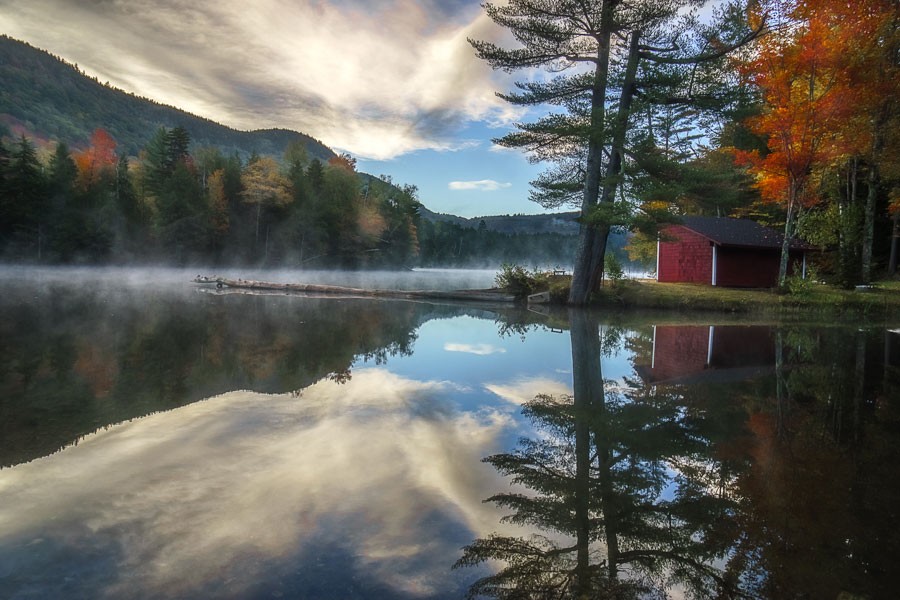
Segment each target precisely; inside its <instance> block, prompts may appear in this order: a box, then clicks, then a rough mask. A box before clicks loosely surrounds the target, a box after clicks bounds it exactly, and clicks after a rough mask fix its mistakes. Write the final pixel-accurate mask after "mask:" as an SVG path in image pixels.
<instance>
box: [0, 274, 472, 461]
mask: <svg viewBox="0 0 900 600" xmlns="http://www.w3.org/2000/svg"><path fill="white" fill-rule="evenodd" d="M459 310H460V309H455V308H452V307H450V308H448V307H444V308H442V307H436V306H432V305H428V304H421V303H404V302H393V303H385V302H378V301H369V300H336V299H329V300H317V299H312V298H299V297H273V296H267V297H258V296H245V295H232V296H227V297H223V296H214V295H200V294H196V293H189V294H187V295H185V294H184V293H177V292H176V293H172V292H160V291H153V290H152V289H151V288H149V287H146V288H137V289H136V288H128V287H127V286H122V287H121V288H115V289H112V290H110V289H93V290H92V289H91V288H90V287H88V286H85V287H82V288H76V287H74V286H63V285H60V286H50V287H49V288H43V289H42V288H38V287H35V288H31V287H23V288H18V289H10V290H8V292H7V293H6V294H5V295H4V296H3V297H2V299H0V369H2V370H3V371H2V373H0V440H2V442H0V466H3V465H10V464H16V463H19V462H23V461H27V460H31V459H33V458H36V457H39V456H44V455H46V454H48V453H50V452H53V451H55V450H57V449H59V448H60V447H62V446H64V445H66V444H69V443H72V442H73V441H75V440H77V439H78V438H79V437H81V436H83V435H84V434H86V433H89V432H92V431H94V430H96V429H97V428H99V427H104V426H107V425H110V424H113V423H118V422H121V421H124V420H127V419H132V418H135V417H139V416H143V415H146V414H149V413H152V412H156V411H159V410H167V409H171V408H174V407H177V406H182V405H184V404H188V403H190V402H194V401H196V400H199V399H202V398H207V397H210V396H213V395H216V394H220V393H223V392H227V391H232V390H236V389H252V390H254V391H259V392H288V391H291V390H297V389H300V388H303V387H306V386H307V385H309V384H311V383H313V382H315V381H317V380H318V379H321V378H322V377H325V376H331V377H332V378H334V379H336V380H341V379H343V378H346V377H349V376H351V374H350V373H349V370H348V369H349V367H350V365H351V363H352V362H353V360H354V359H355V358H356V357H365V358H374V359H375V360H376V361H378V362H382V361H383V360H385V359H386V358H387V357H388V356H391V355H395V354H405V353H409V352H411V349H412V346H413V343H414V342H415V338H416V334H415V331H416V329H417V327H418V326H419V325H420V324H421V323H422V322H424V321H425V320H427V319H428V318H432V317H434V316H440V315H441V314H443V313H444V312H447V313H448V314H452V313H453V311H457V312H459Z"/></svg>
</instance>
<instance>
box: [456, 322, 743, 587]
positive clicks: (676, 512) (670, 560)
mask: <svg viewBox="0 0 900 600" xmlns="http://www.w3.org/2000/svg"><path fill="white" fill-rule="evenodd" d="M568 320H569V327H570V331H571V339H572V364H573V371H574V395H573V396H572V397H568V396H547V395H539V396H537V397H536V398H535V399H534V400H533V401H531V402H529V403H528V404H527V405H526V406H525V408H524V411H525V414H526V415H527V416H528V417H529V418H530V419H531V420H532V422H533V423H534V425H535V427H536V428H537V429H538V430H539V431H540V435H539V436H538V437H537V439H522V440H521V441H520V442H519V445H518V448H517V449H516V450H515V451H514V452H512V453H508V454H497V455H494V456H490V457H488V458H486V459H485V460H486V462H488V463H490V464H491V465H493V466H494V467H495V468H496V469H497V470H498V471H500V472H501V473H503V474H504V475H507V476H509V477H510V479H511V481H512V482H513V483H514V484H517V486H519V487H518V488H514V489H515V490H516V491H510V492H506V493H499V494H496V495H494V496H492V497H491V498H489V499H488V501H490V502H493V503H496V504H498V505H500V506H503V507H505V508H508V509H510V510H511V513H510V514H509V515H508V516H507V517H506V520H508V521H509V522H513V523H517V524H520V525H523V526H530V527H535V528H537V529H538V530H540V531H541V533H534V534H532V535H530V536H528V537H508V536H500V535H491V536H488V537H486V538H480V539H477V540H475V541H474V542H473V543H472V544H470V545H469V546H467V547H465V549H464V551H463V556H462V558H460V559H459V561H458V562H457V563H456V565H455V566H456V567H463V566H473V565H478V564H481V563H484V562H488V561H496V562H499V563H500V564H501V565H502V566H501V567H500V568H499V570H498V571H497V572H496V573H495V574H493V575H489V576H486V577H483V578H481V579H479V580H478V581H476V582H475V583H474V584H473V585H472V586H471V588H470V590H469V597H477V596H489V597H496V598H588V597H592V598H639V597H640V598H648V597H660V598H662V597H666V594H667V590H671V589H673V588H679V589H682V590H684V591H685V593H687V595H692V596H697V597H704V598H711V597H716V598H731V597H738V596H739V595H740V592H739V590H738V581H737V575H736V574H735V573H734V572H733V570H732V569H731V568H730V566H729V563H728V556H729V549H730V548H731V547H733V543H734V540H735V535H736V534H735V531H736V529H735V527H734V517H735V513H736V508H737V501H736V499H735V498H734V497H733V496H732V495H730V494H729V492H728V491H727V490H728V489H729V486H728V485H726V484H727V483H728V481H729V480H731V479H732V478H733V473H734V470H735V466H734V465H731V464H729V463H728V461H725V460H722V459H718V458H716V457H715V456H714V453H713V442H712V439H713V438H714V437H715V435H711V434H710V433H711V432H708V431H705V429H704V428H705V427H706V422H705V421H704V420H702V419H696V418H693V417H692V414H691V412H690V411H689V410H687V408H686V407H685V405H684V403H683V402H680V401H679V398H678V397H677V396H676V395H675V394H674V393H672V392H671V391H666V390H667V389H669V390H671V388H663V387H656V386H654V387H642V386H638V385H635V386H633V387H632V386H628V387H627V388H624V389H623V388H622V387H621V386H619V385H617V384H616V383H615V382H611V381H604V379H603V374H602V367H601V358H602V357H603V356H604V349H605V348H610V347H612V346H615V345H617V344H616V343H615V342H616V341H617V338H618V337H619V336H621V335H622V334H623V332H622V331H621V330H617V329H614V328H605V329H604V330H602V331H601V328H600V324H599V319H598V317H597V315H596V314H594V313H591V312H586V311H580V310H572V311H571V312H570V313H569V317H568Z"/></svg>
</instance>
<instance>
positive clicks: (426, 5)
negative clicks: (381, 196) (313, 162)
mask: <svg viewBox="0 0 900 600" xmlns="http://www.w3.org/2000/svg"><path fill="white" fill-rule="evenodd" d="M0 32H2V33H5V34H7V35H9V36H10V37H13V38H16V39H20V40H23V41H25V42H28V43H29V44H32V45H34V46H37V47H39V48H42V49H44V50H47V51H49V52H51V53H52V54H55V55H57V56H60V57H62V58H63V59H65V60H67V61H69V62H73V63H76V64H78V66H79V67H80V68H81V69H82V70H83V71H85V72H86V73H87V74H88V75H91V76H96V77H97V78H98V79H99V80H100V81H103V82H109V84H110V85H112V86H115V87H118V88H121V89H123V90H125V91H128V92H131V93H134V94H138V95H140V96H144V97H147V98H151V99H153V100H156V101H158V102H162V103H164V104H169V105H172V106H175V107H178V108H181V109H184V110H187V111H188V112H191V113H194V114H196V115H199V116H203V117H207V118H211V119H213V120H215V121H218V122H220V123H223V124H225V125H228V126H230V127H234V128H237V129H242V130H253V129H265V128H271V127H278V128H285V129H293V130H296V131H301V132H303V133H307V134H309V135H312V136H313V137H315V138H318V139H320V140H321V141H322V142H324V143H325V144H326V145H328V146H330V147H331V148H333V149H334V150H335V151H337V152H348V153H350V154H351V155H352V156H354V157H356V158H357V161H358V163H357V164H358V169H359V170H361V171H364V172H367V173H371V174H373V175H388V176H390V177H391V178H392V179H393V181H394V182H395V183H400V184H413V185H416V186H417V187H418V188H419V196H420V200H421V201H422V202H423V203H424V204H425V206H427V207H428V208H429V209H431V210H434V211H436V212H444V213H450V214H456V215H460V216H465V217H474V216H483V215H492V214H514V213H539V212H544V210H543V209H542V208H541V207H540V206H539V205H537V204H535V203H533V202H531V201H530V200H529V199H528V192H529V181H531V180H533V179H534V178H535V177H536V176H537V175H538V174H539V173H540V171H541V170H542V167H541V166H539V165H532V164H530V163H529V162H528V160H527V158H526V157H525V156H524V155H523V154H521V153H519V152H517V151H510V150H506V149H502V148H499V147H497V146H496V145H495V144H494V143H493V142H492V139H493V138H497V137H500V136H502V135H504V134H505V133H506V132H508V131H510V129H511V128H512V127H513V124H514V123H515V122H516V121H529V120H532V119H533V118H534V117H535V116H536V113H535V114H530V115H529V114H525V113H524V112H522V109H520V108H518V107H514V106H511V105H509V104H507V103H505V102H503V101H502V100H500V99H499V98H497V97H496V92H498V91H508V90H510V89H512V85H513V82H514V81H516V80H523V79H526V78H527V77H528V76H529V74H528V73H518V74H508V73H505V72H502V71H496V72H495V71H492V70H491V68H490V67H489V66H488V65H487V64H485V63H484V62H483V61H480V60H479V59H478V58H477V57H476V56H475V53H474V51H473V49H472V48H471V46H470V45H469V44H468V42H467V38H473V39H482V40H491V41H498V42H501V43H502V42H504V41H505V38H504V35H505V32H504V31H502V30H501V29H500V28H498V27H497V26H496V25H494V24H493V23H492V22H491V21H490V19H488V18H487V16H486V15H485V14H484V11H483V9H482V8H481V7H480V6H479V3H478V1H477V0H253V2H248V1H247V0H28V1H27V2H25V1H23V0H0Z"/></svg>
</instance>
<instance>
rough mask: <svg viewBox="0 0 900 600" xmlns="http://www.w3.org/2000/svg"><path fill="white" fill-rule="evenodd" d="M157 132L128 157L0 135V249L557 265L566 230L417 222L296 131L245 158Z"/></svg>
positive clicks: (564, 250) (375, 264)
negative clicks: (312, 150) (271, 150)
mask: <svg viewBox="0 0 900 600" xmlns="http://www.w3.org/2000/svg"><path fill="white" fill-rule="evenodd" d="M191 148H192V144H191V136H190V133H189V132H188V131H187V130H186V129H185V128H183V127H175V128H172V129H168V128H165V127H162V128H160V129H159V130H158V131H157V132H156V134H155V135H154V137H153V138H152V139H151V140H150V142H149V143H148V144H147V146H146V147H145V148H142V149H141V150H140V152H139V155H138V157H136V158H135V157H131V158H129V157H128V156H126V155H125V154H124V153H118V152H117V144H116V141H115V140H114V139H113V138H112V136H111V135H110V134H109V133H108V132H107V131H106V130H104V129H98V130H96V131H95V132H94V133H93V135H92V136H91V141H90V145H89V146H87V147H86V148H85V149H83V150H70V149H69V147H68V146H67V145H66V144H64V143H59V144H56V145H55V147H54V149H53V151H52V152H48V156H47V157H46V159H43V160H42V159H41V157H40V156H39V152H38V150H37V149H36V147H35V145H33V144H32V142H31V141H30V140H29V139H28V138H26V137H24V136H22V137H21V138H20V139H19V140H18V141H16V142H14V143H12V144H10V145H9V147H7V145H4V144H3V143H2V142H0V198H2V200H0V256H3V257H4V258H5V259H7V260H14V261H17V262H36V263H50V264H69V263H78V264H83V263H87V264H110V263H112V264H123V263H129V264H142V263H143V264H146V263H164V264H174V265H189V264H201V265H253V266H289V267H303V266H306V267H323V268H333V267H343V268H408V267H413V266H458V267H462V266H497V265H499V264H501V263H503V262H519V263H523V264H551V265H554V264H565V263H566V261H568V260H570V257H571V256H572V253H573V252H574V243H575V237H574V236H572V235H565V234H561V233H552V232H544V233H505V232H499V231H494V230H490V229H488V228H487V226H486V225H485V224H484V223H483V222H482V223H480V224H479V225H480V226H479V227H475V228H472V227H466V226H463V225H460V224H457V223H450V222H442V221H436V222H431V221H427V220H424V219H422V218H421V216H420V214H419V208H420V207H421V204H420V202H419V200H418V193H417V190H416V188H415V186H412V185H399V186H398V185H395V184H394V183H393V182H392V181H391V179H390V178H389V177H381V178H376V177H372V176H370V175H366V174H363V173H358V172H357V171H356V161H355V160H354V159H353V158H352V157H351V156H349V155H346V154H343V155H340V156H334V157H332V158H330V159H329V160H328V161H326V162H323V161H321V160H320V159H319V158H317V157H312V158H310V157H309V154H308V152H307V148H306V145H305V144H304V142H303V141H302V140H297V141H295V142H293V143H291V144H289V145H288V147H287V150H286V152H285V154H284V156H282V157H278V158H276V157H273V156H259V155H257V154H252V155H251V156H250V157H249V158H248V159H247V160H246V161H243V160H241V158H240V157H239V156H238V155H237V154H236V153H235V154H233V155H231V156H225V155H224V154H223V153H222V152H221V150H219V149H218V148H215V147H201V148H198V149H196V150H194V151H193V152H192V151H191Z"/></svg>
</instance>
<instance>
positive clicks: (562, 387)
mask: <svg viewBox="0 0 900 600" xmlns="http://www.w3.org/2000/svg"><path fill="white" fill-rule="evenodd" d="M484 387H485V388H487V390H488V391H490V392H492V393H494V394H496V395H497V396H499V397H500V398H502V399H503V400H505V401H507V402H510V403H512V404H519V405H521V404H525V403H526V402H530V401H531V400H534V397H535V396H537V395H538V394H546V395H549V396H561V395H564V394H566V395H571V394H572V388H571V387H570V386H569V385H568V384H565V383H562V382H561V381H556V380H555V379H549V378H546V377H530V378H526V379H519V380H517V381H514V382H512V383H506V384H501V383H491V384H487V385H485V386H484Z"/></svg>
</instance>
